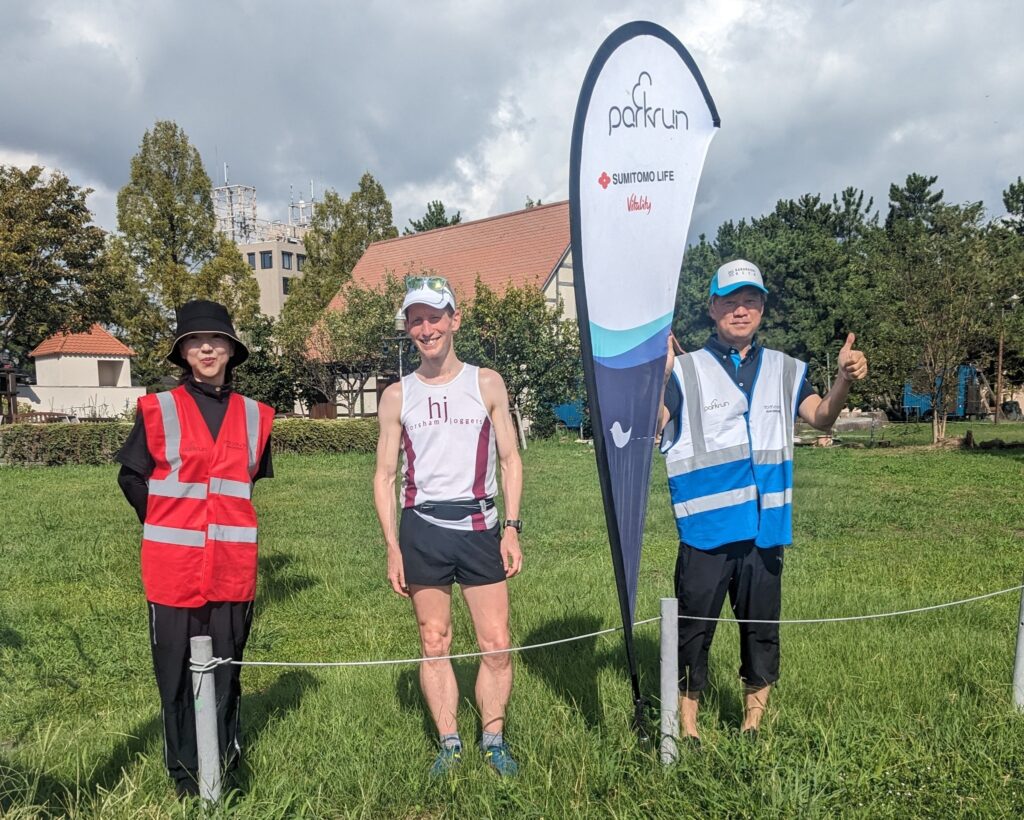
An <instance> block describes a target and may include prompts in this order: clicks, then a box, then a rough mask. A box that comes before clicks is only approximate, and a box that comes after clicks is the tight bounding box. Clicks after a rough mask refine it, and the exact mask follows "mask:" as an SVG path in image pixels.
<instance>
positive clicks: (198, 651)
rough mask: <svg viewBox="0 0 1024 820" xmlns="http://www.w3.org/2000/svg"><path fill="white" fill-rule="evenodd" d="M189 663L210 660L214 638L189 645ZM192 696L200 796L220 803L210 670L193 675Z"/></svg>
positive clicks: (215, 723) (215, 703)
mask: <svg viewBox="0 0 1024 820" xmlns="http://www.w3.org/2000/svg"><path fill="white" fill-rule="evenodd" d="M189 643H190V645H191V648H192V663H193V664H194V665H196V666H202V665H204V664H208V663H209V662H210V661H211V660H213V638H210V637H209V636H206V635H203V636H199V637H196V638H192V639H190V641H189ZM192 695H193V697H194V698H195V710H196V747H197V750H198V752H199V795H200V796H201V797H202V798H203V799H204V800H208V801H210V802H216V801H217V800H220V786H221V783H220V742H219V740H218V738H217V691H216V687H215V685H214V682H213V669H207V670H206V671H204V672H196V671H193V672H192Z"/></svg>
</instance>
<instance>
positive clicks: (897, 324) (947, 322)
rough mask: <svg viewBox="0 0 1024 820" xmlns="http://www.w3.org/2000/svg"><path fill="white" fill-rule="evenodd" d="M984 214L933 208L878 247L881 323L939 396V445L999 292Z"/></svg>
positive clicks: (902, 364)
mask: <svg viewBox="0 0 1024 820" xmlns="http://www.w3.org/2000/svg"><path fill="white" fill-rule="evenodd" d="M983 216H984V209H983V207H982V204H981V203H980V202H977V203H974V204H971V205H965V206H959V205H947V204H944V203H936V202H932V203H931V205H930V206H929V214H928V217H927V220H925V219H923V218H920V215H919V214H913V213H911V214H910V215H909V216H908V217H907V218H903V219H898V220H893V221H892V223H891V225H890V226H889V228H888V230H887V231H885V233H884V234H882V235H880V236H879V237H878V242H877V243H876V245H875V247H874V249H873V251H874V252H873V259H874V264H875V266H876V268H877V270H878V271H879V272H880V274H881V279H880V287H879V296H880V299H879V302H878V305H877V315H878V318H879V320H880V322H879V324H880V326H881V328H882V329H883V330H884V332H885V333H886V334H887V335H888V336H889V340H890V343H891V346H892V350H894V351H897V354H895V358H896V361H897V364H898V368H897V369H902V371H903V372H904V373H906V374H909V375H910V378H911V380H912V383H913V385H914V387H915V389H916V390H917V391H918V392H923V393H926V394H928V395H929V396H930V397H931V401H932V406H933V408H934V415H933V422H932V440H933V442H935V443H938V442H940V441H942V440H943V439H944V438H945V431H946V415H947V413H948V411H949V409H950V406H951V404H952V403H953V401H952V400H953V396H954V394H955V391H956V384H957V368H958V367H959V366H960V365H961V364H963V363H964V362H965V360H966V359H967V356H968V352H969V350H970V349H971V347H972V345H976V344H977V342H978V338H979V337H980V336H983V335H984V334H985V333H986V327H985V317H986V315H987V312H988V309H989V305H990V304H991V302H992V299H993V294H994V290H995V288H996V286H997V282H996V280H995V278H994V276H993V273H992V264H991V262H992V260H991V258H990V256H989V250H990V246H989V244H988V242H987V241H986V235H985V231H984V226H983V224H982V220H983Z"/></svg>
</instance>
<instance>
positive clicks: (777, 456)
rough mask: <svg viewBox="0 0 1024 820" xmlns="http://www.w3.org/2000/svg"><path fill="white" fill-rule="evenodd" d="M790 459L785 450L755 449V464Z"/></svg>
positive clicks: (777, 462)
mask: <svg viewBox="0 0 1024 820" xmlns="http://www.w3.org/2000/svg"><path fill="white" fill-rule="evenodd" d="M790 426H791V427H792V425H790ZM788 460H789V459H788V457H787V453H786V451H785V450H754V463H755V464H782V463H783V462H785V461H788Z"/></svg>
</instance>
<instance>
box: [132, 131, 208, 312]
mask: <svg viewBox="0 0 1024 820" xmlns="http://www.w3.org/2000/svg"><path fill="white" fill-rule="evenodd" d="M211 190H212V186H211V184H210V177H209V176H207V174H206V171H205V170H204V169H203V161H202V158H201V157H200V155H199V151H198V150H196V148H194V147H193V146H192V144H191V143H190V142H189V139H188V136H187V135H186V134H185V132H184V131H183V130H182V129H181V128H179V127H178V126H177V125H176V124H175V123H173V122H170V121H167V120H159V121H157V123H156V124H155V125H154V126H153V130H152V131H146V133H145V134H144V135H143V137H142V142H141V144H140V145H139V151H138V153H137V154H136V155H135V156H134V157H132V160H131V171H130V176H129V181H128V184H127V185H125V186H124V187H123V188H122V189H121V190H120V191H119V192H118V195H117V227H118V230H119V231H120V232H121V234H122V236H123V237H124V241H125V245H126V247H127V250H128V254H129V256H130V257H131V259H132V260H133V261H134V262H135V264H136V265H137V266H138V268H139V269H140V270H141V271H143V272H144V274H145V277H146V280H147V284H148V285H149V288H150V291H151V295H152V296H153V297H154V298H155V299H156V300H157V301H158V302H159V303H160V304H161V306H162V307H163V308H164V309H165V310H168V311H173V310H174V308H176V307H178V306H180V305H182V304H184V303H185V302H187V301H188V300H189V299H190V298H192V297H193V296H194V295H195V286H194V283H193V282H192V277H191V276H190V274H192V273H194V272H195V271H197V270H198V269H199V268H200V267H201V266H202V265H203V263H205V262H206V261H207V260H208V259H210V258H211V257H212V256H213V255H214V254H215V253H216V252H217V248H218V238H217V234H216V232H215V231H214V225H215V220H214V216H213V198H212V193H211Z"/></svg>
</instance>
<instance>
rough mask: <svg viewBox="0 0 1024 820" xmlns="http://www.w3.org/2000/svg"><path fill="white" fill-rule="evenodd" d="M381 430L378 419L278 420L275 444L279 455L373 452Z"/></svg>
mask: <svg viewBox="0 0 1024 820" xmlns="http://www.w3.org/2000/svg"><path fill="white" fill-rule="evenodd" d="M377 430H378V427H377V419H338V420H337V421H311V420H309V419H278V420H277V421H275V422H274V436H273V439H272V442H273V445H274V452H275V453H302V454H308V453H372V452H373V451H374V450H376V449H377Z"/></svg>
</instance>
